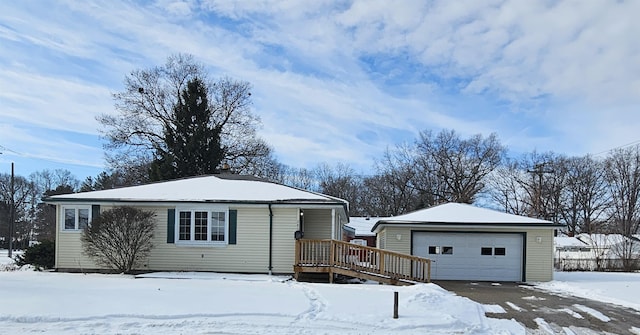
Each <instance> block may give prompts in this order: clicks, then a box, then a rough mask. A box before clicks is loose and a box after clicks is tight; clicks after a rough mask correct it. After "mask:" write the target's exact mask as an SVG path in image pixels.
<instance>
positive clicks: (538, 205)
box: [527, 162, 555, 219]
mask: <svg viewBox="0 0 640 335" xmlns="http://www.w3.org/2000/svg"><path fill="white" fill-rule="evenodd" d="M547 164H548V163H547V162H542V163H539V164H536V165H534V166H533V170H527V172H529V173H531V174H534V175H537V176H538V186H537V187H536V189H535V191H536V194H535V196H534V199H533V201H534V206H533V209H534V210H535V213H534V214H535V216H536V217H537V218H538V219H546V218H544V217H543V215H542V176H543V175H544V174H545V173H554V172H555V171H553V170H551V169H545V166H546V165H547ZM534 182H535V181H534ZM534 187H535V186H534Z"/></svg>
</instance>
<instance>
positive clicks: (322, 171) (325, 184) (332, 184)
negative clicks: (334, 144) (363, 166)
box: [315, 163, 362, 215]
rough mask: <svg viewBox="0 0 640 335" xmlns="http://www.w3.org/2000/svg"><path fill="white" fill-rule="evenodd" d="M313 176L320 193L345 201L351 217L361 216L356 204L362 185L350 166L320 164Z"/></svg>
mask: <svg viewBox="0 0 640 335" xmlns="http://www.w3.org/2000/svg"><path fill="white" fill-rule="evenodd" d="M315 176H316V178H317V180H318V186H319V191H320V192H321V193H324V194H327V195H331V196H334V197H338V198H340V199H344V200H347V201H348V202H349V205H350V213H351V215H361V213H360V210H359V206H358V203H359V200H360V199H359V195H360V190H361V185H362V183H361V180H360V178H359V176H357V175H356V173H355V171H354V170H353V169H352V168H351V167H350V166H348V165H345V164H342V163H338V164H336V166H335V167H331V166H329V165H328V164H326V163H325V164H320V165H319V166H318V167H317V168H316V169H315Z"/></svg>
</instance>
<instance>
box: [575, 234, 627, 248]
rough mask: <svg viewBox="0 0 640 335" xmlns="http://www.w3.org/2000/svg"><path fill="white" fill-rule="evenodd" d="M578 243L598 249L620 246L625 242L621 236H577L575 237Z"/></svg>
mask: <svg viewBox="0 0 640 335" xmlns="http://www.w3.org/2000/svg"><path fill="white" fill-rule="evenodd" d="M576 238H578V239H579V240H580V241H583V242H584V243H586V244H588V245H591V246H594V247H600V248H606V247H611V246H614V245H618V244H621V243H623V242H624V241H625V239H626V238H625V237H624V236H623V235H621V234H585V233H582V234H578V235H577V236H576Z"/></svg>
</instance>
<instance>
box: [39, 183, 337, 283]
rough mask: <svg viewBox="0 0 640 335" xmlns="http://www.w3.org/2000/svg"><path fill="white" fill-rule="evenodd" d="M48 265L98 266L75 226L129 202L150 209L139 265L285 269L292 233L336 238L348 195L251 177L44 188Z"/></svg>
mask: <svg viewBox="0 0 640 335" xmlns="http://www.w3.org/2000/svg"><path fill="white" fill-rule="evenodd" d="M45 201H46V202H47V203H50V204H54V205H56V213H57V216H56V217H57V224H56V241H57V243H56V251H55V258H56V261H55V268H56V269H58V270H68V271H79V270H82V271H89V270H102V269H100V267H99V266H98V265H96V264H95V263H94V262H93V261H92V260H91V259H90V258H88V257H87V256H86V255H84V253H83V249H82V243H81V239H80V237H81V233H82V229H83V228H84V227H86V225H87V224H90V222H91V219H92V218H93V217H94V216H96V215H99V214H100V212H101V211H104V210H107V209H109V208H113V207H114V206H123V205H126V206H134V207H137V208H140V209H144V210H149V211H153V212H154V213H155V221H156V229H155V232H154V234H153V245H154V247H153V249H152V250H151V253H150V255H149V256H148V258H147V260H146V261H145V263H144V264H143V265H142V268H140V269H139V270H144V271H218V272H240V273H283V274H284V273H292V272H293V265H294V259H295V255H294V253H295V238H305V239H340V237H341V234H342V226H343V225H344V224H345V223H347V221H348V216H347V212H348V203H347V202H346V201H344V200H342V199H338V198H334V197H330V196H327V195H323V194H319V193H313V192H308V191H303V190H300V189H296V188H292V187H287V186H284V185H279V184H275V183H271V182H266V181H263V180H259V179H257V178H254V177H243V176H238V175H232V174H220V175H212V176H202V177H194V178H187V179H180V180H173V181H166V182H160V183H155V184H148V185H142V186H133V187H125V188H119V189H111V190H103V191H94V192H84V193H75V194H65V195H56V196H51V197H48V198H46V199H45Z"/></svg>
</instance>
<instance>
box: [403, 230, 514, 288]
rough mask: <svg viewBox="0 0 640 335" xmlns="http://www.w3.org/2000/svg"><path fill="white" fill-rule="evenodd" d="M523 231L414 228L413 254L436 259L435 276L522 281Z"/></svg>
mask: <svg viewBox="0 0 640 335" xmlns="http://www.w3.org/2000/svg"><path fill="white" fill-rule="evenodd" d="M522 240H523V238H522V235H521V234H498V233H493V234H489V233H441V232H414V234H413V250H412V253H413V255H416V256H420V257H425V258H429V259H431V260H433V261H434V262H433V263H432V264H431V278H432V279H441V280H487V281H521V280H523V278H522V267H523V261H522V260H523V257H522V255H523V242H522Z"/></svg>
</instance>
